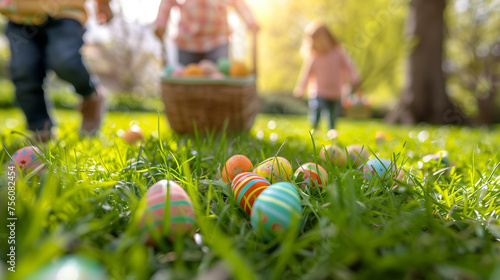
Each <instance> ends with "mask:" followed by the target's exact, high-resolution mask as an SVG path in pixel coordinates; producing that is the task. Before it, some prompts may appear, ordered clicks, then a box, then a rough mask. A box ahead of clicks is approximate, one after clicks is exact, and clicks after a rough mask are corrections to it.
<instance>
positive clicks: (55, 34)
mask: <svg viewBox="0 0 500 280" xmlns="http://www.w3.org/2000/svg"><path fill="white" fill-rule="evenodd" d="M45 28H46V33H47V49H46V55H47V64H48V67H49V68H50V69H52V70H54V72H55V73H56V74H57V76H59V77H60V78H61V79H63V80H65V81H67V82H69V83H70V84H72V85H73V86H74V87H75V91H76V92H77V93H78V94H80V95H81V96H83V97H84V98H85V97H89V96H90V95H92V94H93V93H94V92H95V91H96V90H95V87H94V83H93V82H92V80H91V78H90V75H89V72H88V71H87V68H86V67H85V65H84V64H83V60H82V56H81V54H80V48H81V47H82V45H83V39H82V36H83V33H84V31H85V29H84V28H83V26H82V25H81V24H80V23H79V22H78V21H76V20H73V19H56V20H54V19H49V22H48V23H47V26H46V27H45Z"/></svg>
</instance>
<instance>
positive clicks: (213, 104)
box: [161, 34, 260, 134]
mask: <svg viewBox="0 0 500 280" xmlns="http://www.w3.org/2000/svg"><path fill="white" fill-rule="evenodd" d="M251 38H252V40H251V56H252V64H253V65H252V66H253V69H252V74H253V75H251V76H248V77H245V78H226V79H210V78H173V77H163V78H162V87H161V91H162V100H163V103H164V104H165V115H166V116H167V120H168V123H169V124H170V127H171V128H172V130H174V131H175V132H177V133H179V134H186V133H189V134H192V133H194V131H195V129H196V130H197V131H199V132H201V133H205V132H211V131H214V130H215V132H217V133H218V132H221V131H222V129H223V128H224V126H225V124H226V122H227V127H226V130H225V131H227V132H234V131H248V130H250V129H251V128H252V126H253V123H254V121H255V117H256V116H257V114H258V113H259V108H260V102H259V97H258V95H257V90H256V86H255V83H256V77H257V37H256V35H255V34H253V36H252V37H251ZM163 43H164V42H163ZM162 51H163V57H166V47H165V45H164V44H162Z"/></svg>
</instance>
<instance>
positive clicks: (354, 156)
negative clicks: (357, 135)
mask: <svg viewBox="0 0 500 280" xmlns="http://www.w3.org/2000/svg"><path fill="white" fill-rule="evenodd" d="M346 150H347V153H348V154H349V160H350V161H351V163H352V164H353V165H354V166H360V165H362V164H363V162H365V161H366V160H367V159H368V157H369V156H370V153H369V152H368V149H367V148H366V146H361V145H349V146H347V147H346Z"/></svg>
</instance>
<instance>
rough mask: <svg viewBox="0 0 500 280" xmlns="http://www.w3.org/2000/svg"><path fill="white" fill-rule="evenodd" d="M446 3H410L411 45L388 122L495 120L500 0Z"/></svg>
mask: <svg viewBox="0 0 500 280" xmlns="http://www.w3.org/2000/svg"><path fill="white" fill-rule="evenodd" d="M448 2H449V1H448ZM446 3H447V1H445V0H439V1H436V0H412V2H411V4H410V16H409V18H408V27H409V31H410V33H411V36H413V39H414V40H415V48H414V49H413V51H412V53H411V55H410V57H409V61H408V68H407V73H406V74H407V82H406V86H405V88H404V90H403V93H402V95H401V97H400V99H399V103H398V105H397V106H396V108H395V110H394V111H393V112H391V113H390V114H389V115H388V116H387V118H386V119H387V120H388V121H389V122H399V123H405V124H414V123H418V122H428V123H433V124H456V125H463V124H492V123H493V122H494V121H495V120H500V114H499V113H498V112H499V110H498V107H499V101H498V100H497V99H498V91H499V87H498V82H499V80H500V68H499V67H500V66H499V61H500V43H499V42H500V41H499V40H500V38H499V37H498V35H499V34H500V32H499V30H500V18H499V17H498V16H496V15H498V13H499V12H500V2H499V1H496V0H457V1H453V2H450V3H451V4H453V5H452V6H451V8H449V9H447V10H446V11H445V6H446ZM445 16H446V17H445ZM444 32H446V38H444V37H445V36H444ZM443 43H446V44H445V48H444V49H445V52H444V55H443ZM445 75H446V79H445Z"/></svg>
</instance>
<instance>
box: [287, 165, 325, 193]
mask: <svg viewBox="0 0 500 280" xmlns="http://www.w3.org/2000/svg"><path fill="white" fill-rule="evenodd" d="M293 177H294V178H295V183H297V184H298V185H299V186H300V187H301V188H302V189H304V188H305V187H307V186H317V187H319V188H320V189H322V186H324V185H326V184H327V183H328V173H327V172H326V170H325V169H324V168H323V167H322V166H320V165H319V164H318V165H316V163H313V162H308V163H304V164H302V165H301V166H299V168H297V170H296V171H295V173H294V174H293Z"/></svg>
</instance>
